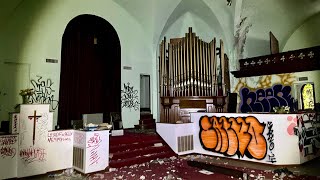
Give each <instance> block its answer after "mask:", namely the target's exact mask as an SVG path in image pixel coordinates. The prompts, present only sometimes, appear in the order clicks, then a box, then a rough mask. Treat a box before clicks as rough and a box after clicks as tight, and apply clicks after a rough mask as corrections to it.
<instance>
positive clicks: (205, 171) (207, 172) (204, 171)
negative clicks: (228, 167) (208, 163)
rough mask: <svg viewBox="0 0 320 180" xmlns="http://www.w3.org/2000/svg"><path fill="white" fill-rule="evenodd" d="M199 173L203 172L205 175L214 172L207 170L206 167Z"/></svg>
mask: <svg viewBox="0 0 320 180" xmlns="http://www.w3.org/2000/svg"><path fill="white" fill-rule="evenodd" d="M199 173H202V174H205V175H211V174H214V173H213V172H211V171H207V170H205V169H202V170H200V171H199Z"/></svg>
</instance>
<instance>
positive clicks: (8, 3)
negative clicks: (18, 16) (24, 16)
mask: <svg viewBox="0 0 320 180" xmlns="http://www.w3.org/2000/svg"><path fill="white" fill-rule="evenodd" d="M22 1H24V0H1V2H0V26H1V25H3V23H5V22H6V21H7V20H8V18H9V17H10V16H11V15H12V14H13V12H14V11H15V10H16V9H17V7H18V6H19V5H20V4H21V3H22Z"/></svg>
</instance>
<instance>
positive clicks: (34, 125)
mask: <svg viewBox="0 0 320 180" xmlns="http://www.w3.org/2000/svg"><path fill="white" fill-rule="evenodd" d="M40 117H41V116H37V111H36V110H34V113H33V116H28V118H29V119H30V120H32V119H33V136H32V142H33V145H34V141H35V139H36V122H37V119H39V118H40Z"/></svg>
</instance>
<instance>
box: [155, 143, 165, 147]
mask: <svg viewBox="0 0 320 180" xmlns="http://www.w3.org/2000/svg"><path fill="white" fill-rule="evenodd" d="M153 146H154V147H161V146H163V144H162V143H154V145H153Z"/></svg>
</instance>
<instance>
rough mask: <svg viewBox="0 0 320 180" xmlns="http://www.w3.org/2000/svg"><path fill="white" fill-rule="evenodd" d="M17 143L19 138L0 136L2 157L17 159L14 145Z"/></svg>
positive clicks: (0, 155)
mask: <svg viewBox="0 0 320 180" xmlns="http://www.w3.org/2000/svg"><path fill="white" fill-rule="evenodd" d="M17 141H18V139H17V136H0V157H1V158H8V157H9V158H13V157H15V155H16V151H17V150H16V148H15V147H14V144H16V143H17Z"/></svg>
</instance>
